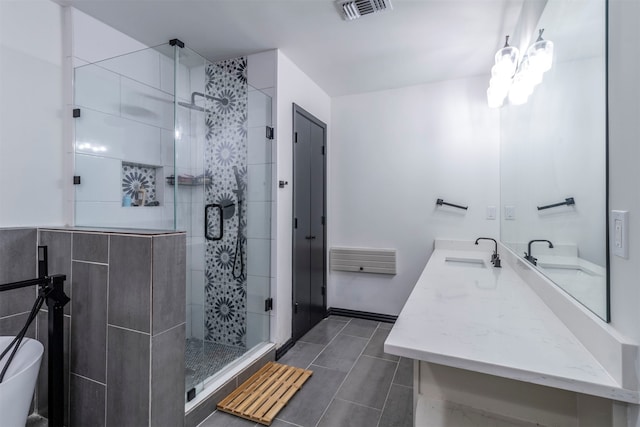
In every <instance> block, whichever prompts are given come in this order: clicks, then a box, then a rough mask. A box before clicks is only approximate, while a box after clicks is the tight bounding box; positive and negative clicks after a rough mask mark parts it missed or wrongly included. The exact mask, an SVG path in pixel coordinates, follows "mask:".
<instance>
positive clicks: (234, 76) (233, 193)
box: [205, 58, 248, 347]
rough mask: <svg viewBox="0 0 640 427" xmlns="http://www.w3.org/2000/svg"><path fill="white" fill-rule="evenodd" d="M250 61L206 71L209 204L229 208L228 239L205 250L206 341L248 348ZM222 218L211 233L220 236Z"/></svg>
mask: <svg viewBox="0 0 640 427" xmlns="http://www.w3.org/2000/svg"><path fill="white" fill-rule="evenodd" d="M246 67H247V59H246V58H236V59H231V60H227V61H221V62H217V63H215V64H208V65H207V68H206V87H205V93H206V95H208V98H207V104H206V110H207V114H206V119H205V125H206V128H207V131H206V144H205V165H206V166H205V168H206V171H205V175H206V176H207V177H210V178H211V179H210V184H209V185H207V186H206V187H205V202H206V203H207V204H211V203H215V204H220V205H222V206H224V207H225V208H224V210H223V218H224V219H223V221H224V235H223V238H222V239H221V240H217V241H211V240H209V241H207V242H206V248H205V275H206V280H207V284H206V305H207V308H206V316H205V328H206V330H205V341H208V342H214V343H218V344H224V345H231V346H239V347H245V346H246V320H247V308H246V307H247V302H246V288H247V280H246V277H247V273H246V245H247V241H246V228H247V213H246V207H247V204H246V201H245V195H246V190H247V132H246V130H247V114H248V110H247V108H248V85H247V78H246V77H247V74H246V73H247V69H246ZM219 220H220V219H219V216H217V215H212V216H211V218H210V223H209V224H207V229H208V230H211V234H212V235H217V232H216V230H217V229H218V227H219V223H218V221H219Z"/></svg>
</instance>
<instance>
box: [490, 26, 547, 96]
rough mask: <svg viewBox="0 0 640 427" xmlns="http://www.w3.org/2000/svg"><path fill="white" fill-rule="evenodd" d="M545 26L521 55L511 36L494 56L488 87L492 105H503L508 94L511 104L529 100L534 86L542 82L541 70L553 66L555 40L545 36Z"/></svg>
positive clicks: (543, 70)
mask: <svg viewBox="0 0 640 427" xmlns="http://www.w3.org/2000/svg"><path fill="white" fill-rule="evenodd" d="M543 32H544V29H541V30H539V33H538V39H537V40H536V42H535V43H534V44H532V45H531V46H530V47H529V48H528V49H527V52H526V54H525V55H524V56H523V57H522V59H520V57H519V51H518V49H517V48H515V47H513V46H509V36H507V37H506V41H505V44H504V47H503V48H502V49H500V50H499V51H498V52H497V53H496V56H495V65H494V66H493V67H492V68H491V80H490V81H489V89H487V102H488V104H489V107H490V108H500V107H502V105H503V104H504V100H505V99H506V98H508V99H509V103H510V104H511V105H522V104H524V103H525V102H527V99H529V95H531V94H532V93H533V89H534V88H535V87H536V86H537V85H539V84H540V83H541V82H542V74H543V73H545V72H546V71H549V70H550V69H551V63H552V61H553V42H551V41H549V40H543V39H542V33H543Z"/></svg>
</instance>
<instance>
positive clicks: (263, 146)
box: [247, 126, 273, 165]
mask: <svg viewBox="0 0 640 427" xmlns="http://www.w3.org/2000/svg"><path fill="white" fill-rule="evenodd" d="M272 150H273V140H268V139H267V138H266V137H265V128H264V127H262V126H260V127H252V128H249V129H248V130H247V163H248V164H249V165H261V164H266V163H273V157H272V153H271V152H272Z"/></svg>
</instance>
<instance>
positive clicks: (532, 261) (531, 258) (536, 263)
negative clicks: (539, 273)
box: [524, 240, 553, 265]
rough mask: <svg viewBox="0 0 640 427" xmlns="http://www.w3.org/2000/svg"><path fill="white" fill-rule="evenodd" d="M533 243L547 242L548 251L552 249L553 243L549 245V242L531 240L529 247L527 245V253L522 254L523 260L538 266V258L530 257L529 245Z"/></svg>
mask: <svg viewBox="0 0 640 427" xmlns="http://www.w3.org/2000/svg"><path fill="white" fill-rule="evenodd" d="M535 242H547V243H548V244H549V248H550V249H553V243H551V240H531V241H530V242H529V245H528V250H529V252H528V253H527V252H525V253H524V259H526V260H527V261H529V262H530V263H531V264H533V265H538V258H534V257H533V255H531V244H532V243H535Z"/></svg>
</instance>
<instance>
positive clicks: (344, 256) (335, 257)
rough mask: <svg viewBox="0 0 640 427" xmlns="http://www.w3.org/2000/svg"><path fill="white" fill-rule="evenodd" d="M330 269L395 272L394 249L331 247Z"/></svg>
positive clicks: (382, 272) (379, 272) (380, 272)
mask: <svg viewBox="0 0 640 427" xmlns="http://www.w3.org/2000/svg"><path fill="white" fill-rule="evenodd" d="M329 258H330V262H331V264H330V265H331V270H334V271H355V272H360V273H378V274H392V275H393V274H396V250H395V249H370V248H331V251H330V253H329Z"/></svg>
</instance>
